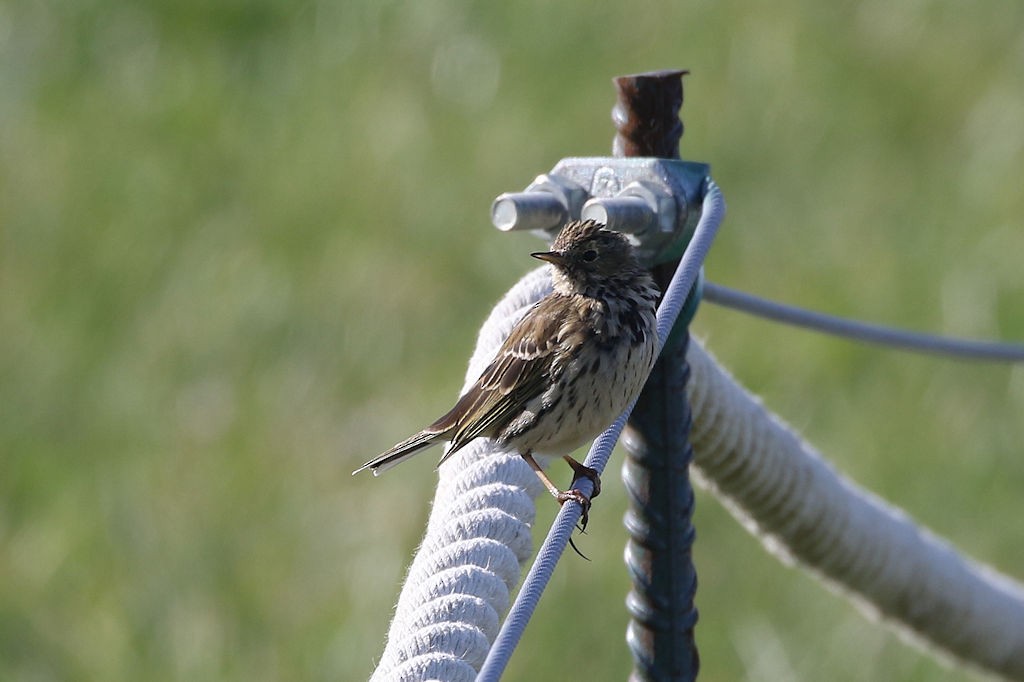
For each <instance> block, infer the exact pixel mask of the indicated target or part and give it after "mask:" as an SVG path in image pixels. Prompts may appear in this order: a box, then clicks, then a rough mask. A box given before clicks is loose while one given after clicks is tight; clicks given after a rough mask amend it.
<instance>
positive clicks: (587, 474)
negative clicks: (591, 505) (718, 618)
mask: <svg viewBox="0 0 1024 682" xmlns="http://www.w3.org/2000/svg"><path fill="white" fill-rule="evenodd" d="M562 459H564V460H565V461H566V462H568V463H569V466H571V467H572V472H573V474H575V475H574V476H573V479H572V483H570V484H569V486H570V487H572V486H574V485H576V481H578V480H580V479H581V478H587V479H590V482H591V483H593V484H594V492H592V493H590V499H594V498H595V497H597V496H598V495H600V494H601V475H600V474H598V473H597V469H591V468H590V467H588V466H587V465H586V464H580V463H579V462H577V461H576V460H575V459H573V458H572V457H570V456H569V455H562Z"/></svg>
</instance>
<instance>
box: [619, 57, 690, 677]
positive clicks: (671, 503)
mask: <svg viewBox="0 0 1024 682" xmlns="http://www.w3.org/2000/svg"><path fill="white" fill-rule="evenodd" d="M686 73H687V72H686V71H658V72H653V73H645V74H638V75H635V76H622V77H619V78H616V79H615V81H614V82H615V86H616V89H617V90H618V103H617V104H616V105H615V108H614V109H613V110H612V120H613V121H614V123H615V128H616V130H617V135H616V136H615V140H614V142H613V145H612V149H613V153H614V154H615V155H616V156H656V157H660V158H671V159H678V158H679V140H680V138H681V137H682V134H683V124H682V122H681V121H680V119H679V111H680V108H681V107H682V104H683V83H682V76H683V75H684V74H686ZM675 268H676V263H675V262H672V263H664V264H660V265H658V266H656V267H655V269H654V276H655V279H656V280H657V281H658V284H659V285H660V286H662V288H663V289H664V287H665V285H666V284H667V282H668V278H670V277H671V275H672V273H673V272H674V271H675ZM688 343H689V332H688V331H687V330H686V329H685V328H683V329H677V330H675V331H674V332H673V334H672V336H671V337H670V338H669V341H668V342H667V343H666V346H665V348H664V349H663V351H662V354H661V357H660V359H659V360H658V363H657V364H656V365H655V367H654V371H653V372H652V373H651V376H650V378H649V379H648V380H647V385H646V386H645V388H644V391H643V393H642V394H641V396H640V400H639V401H638V402H637V405H636V408H635V409H634V411H633V416H632V418H631V419H630V421H629V427H628V430H627V433H626V437H625V439H624V445H625V447H626V450H627V452H628V457H627V459H626V462H625V464H624V465H623V478H624V480H625V484H626V491H627V494H628V495H629V500H630V502H629V505H630V506H629V511H628V512H627V513H626V517H625V524H626V528H627V530H628V531H629V536H630V539H629V541H628V543H627V545H626V552H625V560H626V565H627V567H628V569H629V572H630V576H631V578H632V581H633V589H632V590H631V591H630V593H629V596H628V597H627V599H626V606H627V608H628V609H629V613H630V615H631V617H632V619H631V621H630V623H629V627H628V629H627V631H626V641H627V643H628V645H629V648H630V651H631V652H632V654H633V661H634V665H633V672H632V674H631V675H630V680H631V682H640V681H641V680H643V681H648V680H651V681H654V680H657V681H659V682H660V681H663V680H695V679H696V677H697V671H698V668H699V660H698V655H697V646H696V643H695V641H694V637H693V630H694V626H695V625H696V623H697V609H696V607H695V606H694V603H693V600H694V595H695V593H696V588H697V574H696V570H695V568H694V566H693V560H692V556H691V549H692V546H693V540H694V530H693V524H692V516H693V501H694V500H693V488H692V486H691V485H690V478H689V464H690V460H691V459H692V457H693V450H692V448H691V446H690V442H689V433H690V408H689V405H688V403H687V400H686V391H685V388H686V381H687V379H688V378H689V366H688V365H687V363H686V348H687V345H688Z"/></svg>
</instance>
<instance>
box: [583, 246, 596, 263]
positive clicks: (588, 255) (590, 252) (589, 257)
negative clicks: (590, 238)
mask: <svg viewBox="0 0 1024 682" xmlns="http://www.w3.org/2000/svg"><path fill="white" fill-rule="evenodd" d="M583 260H585V261H586V262H588V263H592V262H594V261H595V260H597V251H595V250H594V249H587V250H586V251H584V252H583Z"/></svg>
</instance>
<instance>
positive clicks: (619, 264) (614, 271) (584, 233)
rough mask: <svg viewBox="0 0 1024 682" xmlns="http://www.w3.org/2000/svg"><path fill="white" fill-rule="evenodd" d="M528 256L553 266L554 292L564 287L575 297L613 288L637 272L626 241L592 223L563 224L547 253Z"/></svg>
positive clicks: (576, 221) (629, 246)
mask: <svg viewBox="0 0 1024 682" xmlns="http://www.w3.org/2000/svg"><path fill="white" fill-rule="evenodd" d="M530 255H531V256H533V257H534V258H538V259H540V260H543V261H547V262H548V263H551V264H552V265H554V266H555V273H556V276H555V280H554V284H555V288H556V289H558V288H561V287H562V286H567V287H569V288H570V289H571V290H573V291H576V292H579V293H585V292H588V291H592V290H593V289H594V288H595V287H596V288H601V287H605V286H607V285H612V286H614V283H615V281H616V280H619V279H623V278H624V279H630V278H633V277H635V276H636V274H637V273H638V272H639V271H640V270H641V268H640V264H639V262H638V261H637V259H636V253H635V252H634V250H633V245H632V244H630V243H629V240H627V239H626V238H625V237H624V236H623V235H621V234H619V233H618V232H612V231H610V230H606V229H604V225H602V224H601V223H598V222H596V221H593V220H583V221H580V220H574V221H572V222H570V223H568V224H566V226H565V227H563V228H562V231H561V232H559V234H558V237H557V238H556V239H555V241H554V242H553V243H552V244H551V250H550V251H538V252H536V253H531V254H530Z"/></svg>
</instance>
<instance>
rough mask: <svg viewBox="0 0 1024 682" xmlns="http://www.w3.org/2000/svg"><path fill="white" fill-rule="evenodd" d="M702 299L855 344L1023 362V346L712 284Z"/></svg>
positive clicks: (977, 358) (967, 358) (975, 358)
mask: <svg viewBox="0 0 1024 682" xmlns="http://www.w3.org/2000/svg"><path fill="white" fill-rule="evenodd" d="M703 299H704V300H705V301H710V302H711V303H717V304H718V305H720V306H723V307H726V308H732V309H734V310H741V311H743V312H745V313H750V314H751V315H757V316H758V317H763V318H765V319H768V320H774V321H776V322H783V323H786V324H791V325H794V326H797V327H804V328H806V329H813V330H815V331H819V332H824V333H826V334H832V335H834V336H843V337H846V338H849V339H854V340H856V341H865V342H868V343H877V344H880V345H883V346H891V347H894V348H900V349H903V350H910V351H918V352H921V353H932V354H934V355H946V356H951V357H955V358H961V359H964V360H989V361H996V362H1024V345H1022V344H1016V343H998V342H992V341H974V340H970V339H955V338H950V337H946V336H937V335H935V334H921V333H918V332H909V331H905V330H902V329H894V328H892V327H885V326H883V325H879V324H871V323H869V322H859V321H857V320H850V319H846V318H842V317H836V316H834V315H826V314H825V313H819V312H815V311H812V310H804V309H802V308H797V307H796V306H791V305H787V304H785V303H777V302H775V301H769V300H768V299H764V298H760V297H759V296H754V295H753V294H748V293H745V292H742V291H737V290H736V289H730V288H729V287H725V286H722V285H720V284H712V283H711V282H705V283H704V295H703Z"/></svg>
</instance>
